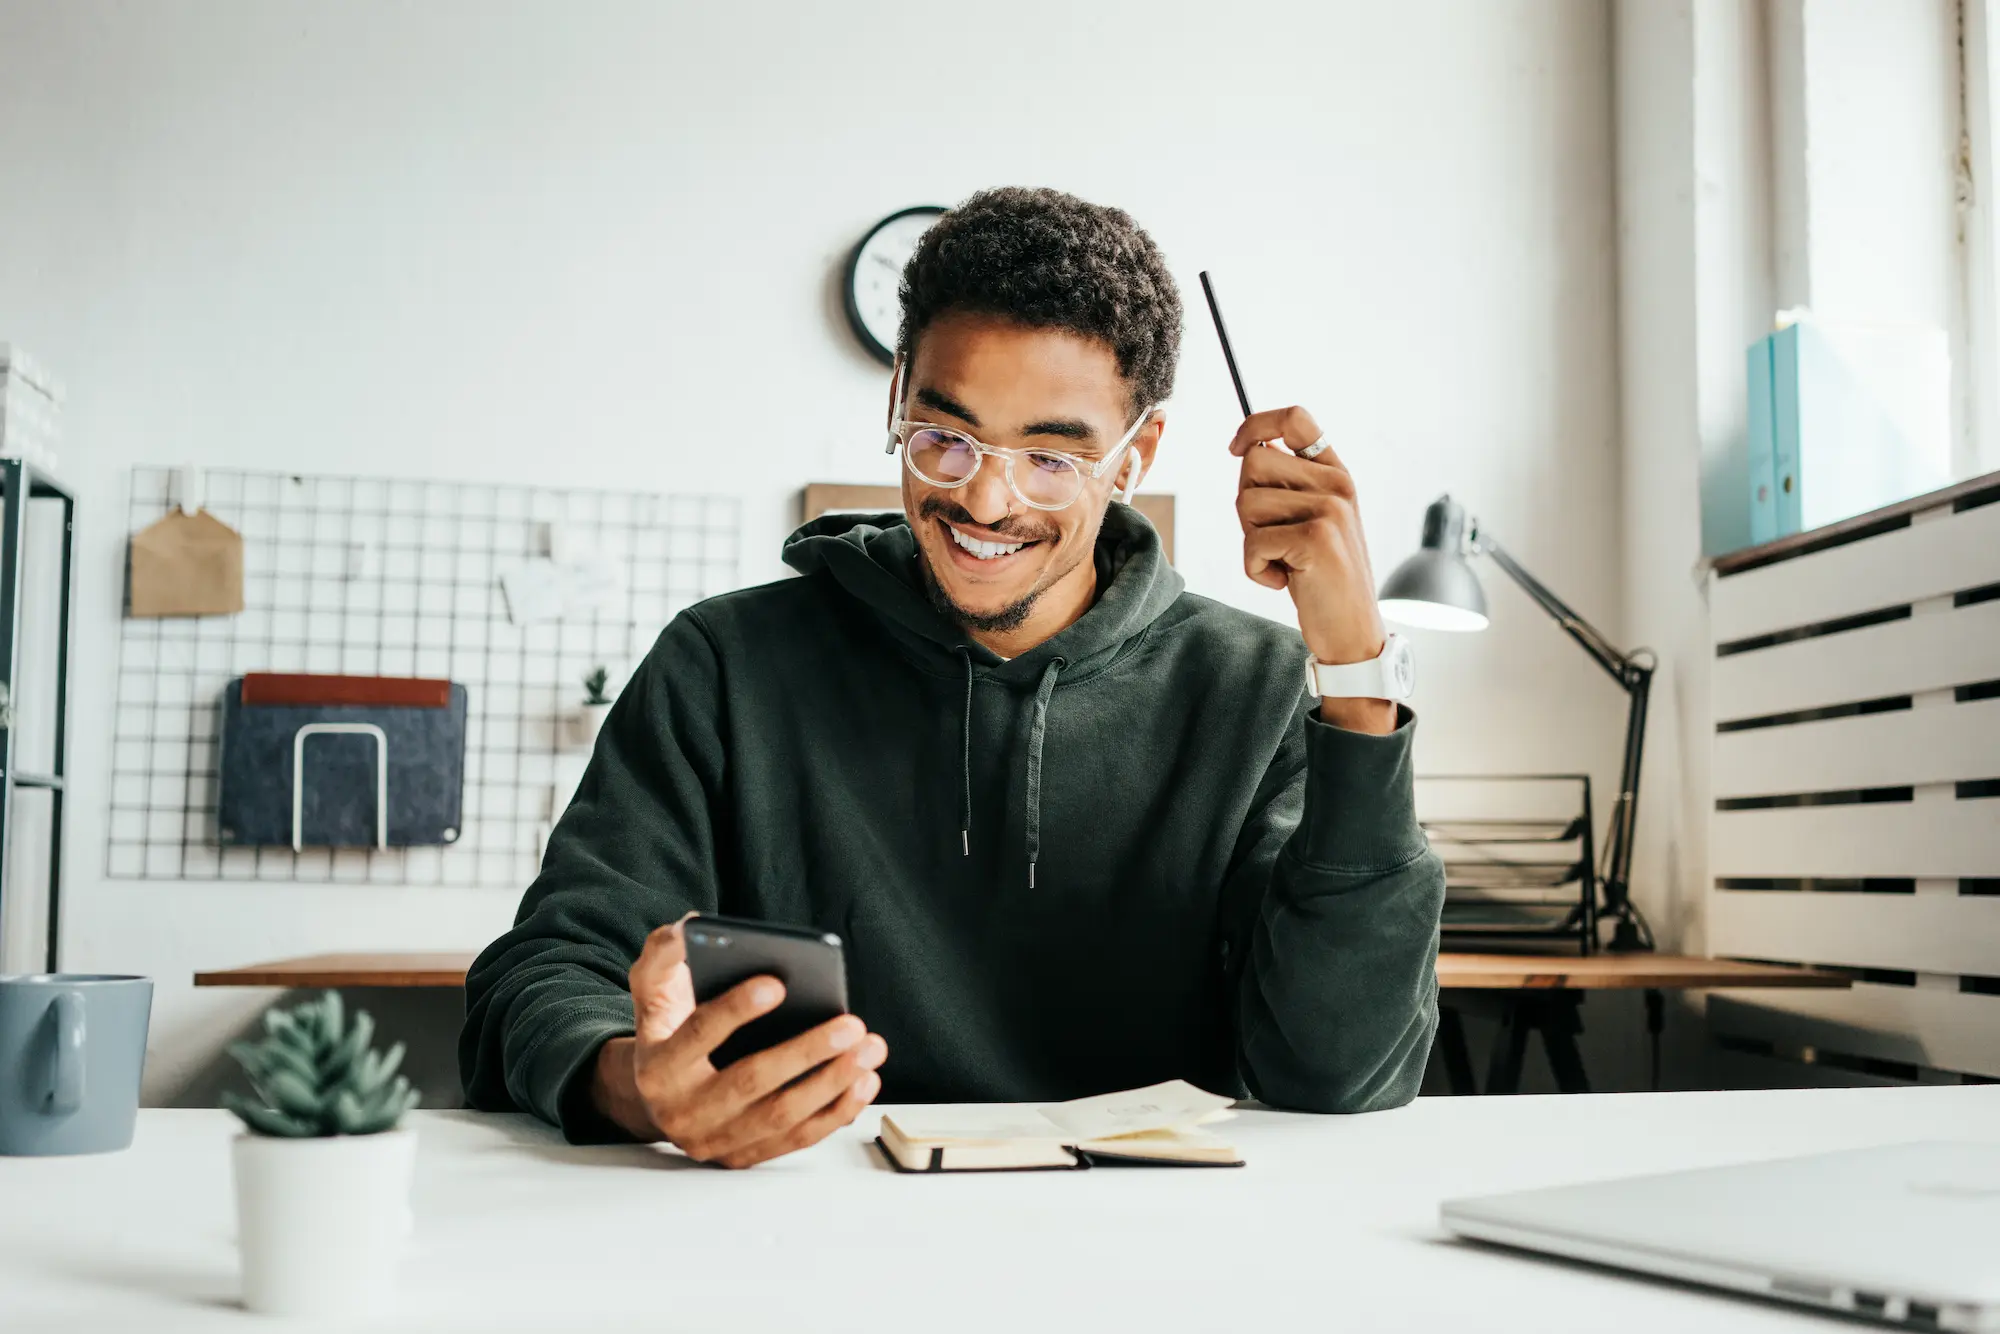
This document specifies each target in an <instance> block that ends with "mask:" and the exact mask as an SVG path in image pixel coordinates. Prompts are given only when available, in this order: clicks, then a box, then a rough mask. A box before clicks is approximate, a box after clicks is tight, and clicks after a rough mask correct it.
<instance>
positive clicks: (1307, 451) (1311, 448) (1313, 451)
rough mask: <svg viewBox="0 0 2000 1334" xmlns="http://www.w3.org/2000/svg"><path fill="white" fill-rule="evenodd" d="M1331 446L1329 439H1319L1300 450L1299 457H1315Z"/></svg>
mask: <svg viewBox="0 0 2000 1334" xmlns="http://www.w3.org/2000/svg"><path fill="white" fill-rule="evenodd" d="M1332 447H1333V446H1332V442H1331V441H1329V440H1325V439H1321V440H1320V441H1318V442H1317V443H1315V444H1310V445H1307V446H1306V447H1305V448H1304V449H1302V450H1300V451H1299V457H1300V458H1302V459H1316V458H1318V457H1319V456H1320V455H1322V454H1324V453H1326V451H1327V450H1328V449H1331V448H1332Z"/></svg>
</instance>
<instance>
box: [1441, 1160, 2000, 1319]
mask: <svg viewBox="0 0 2000 1334" xmlns="http://www.w3.org/2000/svg"><path fill="white" fill-rule="evenodd" d="M1443 1221H1444V1226H1445V1227H1446V1229H1448V1230H1449V1231H1451V1232H1454V1233H1456V1234H1457V1235H1459V1236H1461V1237H1468V1238H1471V1239H1472V1240H1475V1241H1484V1242H1494V1243H1497V1244H1499V1245H1502V1246H1511V1247H1516V1248H1519V1249H1522V1250H1529V1251H1541V1252H1544V1253H1546V1254H1549V1255H1560V1256H1564V1257H1567V1258H1569V1259H1573V1260H1584V1261H1588V1262H1590V1263H1592V1264H1599V1265H1608V1266H1611V1267H1612V1268H1616V1269H1628V1270H1634V1271H1637V1272H1639V1273H1643V1274H1657V1275H1660V1276H1662V1277H1665V1278H1672V1279H1681V1280H1685V1281H1687V1282H1691V1283H1700V1284H1704V1285H1707V1286H1710V1287H1717V1288H1732V1289H1735V1290H1737V1291H1740V1292H1749V1293H1755V1294H1757V1295H1758V1296H1760V1297H1767V1298H1775V1299H1777V1300H1780V1301H1787V1302H1797V1303H1799V1304H1801V1305H1805V1306H1814V1307H1819V1308H1821V1309H1823V1310H1829V1311H1839V1312H1842V1313H1843V1314H1847V1315H1859V1316H1864V1317H1872V1318H1874V1319H1877V1320H1882V1321H1887V1322H1890V1323H1894V1324H1897V1325H1900V1326H1902V1327H1904V1328H1907V1329H1940V1330H1977V1331H2000V1144H1898V1145H1889V1146H1885V1147H1881V1148H1872V1149H1857V1150H1852V1151H1849V1152H1845V1153H1827V1154H1818V1155H1815V1156H1812V1157H1808V1158H1783V1159H1779V1160H1777V1161H1775V1162H1762V1163H1744V1164H1742V1165H1740V1166H1734V1167H1716V1168H1708V1169H1704V1170H1701V1171H1692V1172H1670V1173H1667V1174H1664V1175H1661V1176H1646V1177H1632V1178H1628V1179H1626V1180H1622V1181H1604V1182H1597V1183H1593V1184H1590V1185H1582V1186H1558V1187H1555V1188H1553V1189H1549V1190H1530V1191H1522V1192H1519V1193H1517V1194H1508V1195H1489V1196H1485V1197H1482V1198H1477V1199H1465V1200H1450V1201H1447V1202H1446V1203H1445V1205H1444V1207H1443Z"/></svg>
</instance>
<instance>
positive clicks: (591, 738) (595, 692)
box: [577, 664, 611, 750]
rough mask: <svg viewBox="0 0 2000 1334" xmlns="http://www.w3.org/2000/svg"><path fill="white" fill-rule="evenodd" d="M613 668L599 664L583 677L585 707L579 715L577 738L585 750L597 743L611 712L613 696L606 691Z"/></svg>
mask: <svg viewBox="0 0 2000 1334" xmlns="http://www.w3.org/2000/svg"><path fill="white" fill-rule="evenodd" d="M610 681H611V669H610V668H608V667H605V666H603V665H601V664H600V665H599V666H596V667H593V668H591V669H590V673H589V675H587V676H585V677H584V678H583V707H582V711H581V712H580V713H579V714H578V715H577V740H578V742H579V744H581V746H582V747H583V749H585V750H589V749H591V748H593V747H595V746H596V745H597V734H598V733H599V732H601V731H603V730H604V717H605V715H606V714H608V713H610V712H611V696H610V695H609V694H607V693H605V686H606V685H608V684H610Z"/></svg>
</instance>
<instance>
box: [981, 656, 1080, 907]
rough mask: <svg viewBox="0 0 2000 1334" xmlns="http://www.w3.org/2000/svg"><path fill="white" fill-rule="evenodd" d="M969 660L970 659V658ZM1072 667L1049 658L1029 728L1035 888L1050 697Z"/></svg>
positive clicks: (1030, 868) (1030, 866)
mask: <svg viewBox="0 0 2000 1334" xmlns="http://www.w3.org/2000/svg"><path fill="white" fill-rule="evenodd" d="M967 661H968V663H969V662H970V659H967ZM1067 666H1069V664H1068V663H1067V662H1064V661H1063V660H1062V659H1061V658H1050V659H1049V665H1048V667H1047V668H1046V669H1044V670H1043V672H1042V683H1041V684H1040V685H1039V686H1037V687H1036V688H1035V721H1034V722H1033V724H1031V725H1030V726H1029V728H1028V801H1027V807H1028V809H1027V819H1028V888H1029V889H1033V888H1034V887H1035V863H1036V862H1037V861H1039V860H1040V859H1041V855H1042V738H1043V737H1045V736H1047V735H1048V731H1049V696H1050V695H1053V694H1054V693H1055V690H1056V673H1057V672H1059V671H1061V670H1062V669H1063V668H1065V667H1067Z"/></svg>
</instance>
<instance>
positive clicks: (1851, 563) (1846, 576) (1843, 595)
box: [1710, 505, 2000, 644]
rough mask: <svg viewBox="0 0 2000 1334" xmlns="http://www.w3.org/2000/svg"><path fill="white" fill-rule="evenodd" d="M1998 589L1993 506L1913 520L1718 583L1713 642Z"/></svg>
mask: <svg viewBox="0 0 2000 1334" xmlns="http://www.w3.org/2000/svg"><path fill="white" fill-rule="evenodd" d="M1993 583H2000V505H1985V506H1982V507H1980V508H1979V509H1975V510H1967V511H1965V512H1964V513H1963V514H1953V515H1951V516H1949V517H1934V518H1928V519H1920V520H1919V521H1918V522H1917V523H1914V524H1912V525H1911V526H1910V527H1908V528H1902V529H1898V530H1897V531H1895V532H1893V533H1884V534H1883V535H1882V536H1880V537H1871V538H1868V539H1866V540H1865V541H1861V542H1851V543H1849V544H1848V545H1846V546H1843V547H1834V548H1832V549H1830V550H1827V551H1820V552H1815V553H1814V554H1812V555H1810V556H1802V557H1799V558H1798V559H1796V560H1788V561H1780V562H1778V563H1777V564H1776V565H1766V566H1763V567H1762V568H1760V569H1755V570H1747V571H1745V572H1744V573H1742V574H1735V575H1731V576H1730V577H1729V578H1727V579H1723V580H1720V581H1718V583H1717V584H1716V589H1715V598H1714V601H1713V603H1712V605H1711V607H1710V616H1711V618H1712V624H1713V626H1714V633H1715V642H1716V643H1718V644H1727V643H1729V642H1730V641H1732V640H1737V639H1748V638H1750V637H1751V636H1753V635H1762V634H1769V633H1771V632H1772V631H1774V630H1789V629H1791V628H1792V627H1794V626H1800V625H1816V624H1818V623H1819V622H1821V621H1831V620H1834V619H1837V618H1838V617H1842V616H1851V615H1853V614H1854V613H1856V612H1863V611H1875V610H1877V609H1878V608H1881V607H1895V606H1901V605H1902V604H1904V603H1906V602H1919V601H1922V600H1923V599H1925V598H1933V597H1937V596H1939V595H1940V594H1944V593H1957V592H1961V591H1963V590H1964V589H1968V588H1978V587H1980V586H1982V585H1985V584H1993Z"/></svg>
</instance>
